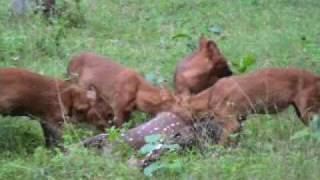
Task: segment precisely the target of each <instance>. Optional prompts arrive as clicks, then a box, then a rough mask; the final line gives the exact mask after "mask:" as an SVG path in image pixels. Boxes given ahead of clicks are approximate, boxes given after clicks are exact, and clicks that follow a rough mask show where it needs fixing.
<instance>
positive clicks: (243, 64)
mask: <svg viewBox="0 0 320 180" xmlns="http://www.w3.org/2000/svg"><path fill="white" fill-rule="evenodd" d="M254 64H256V56H255V55H254V54H246V55H245V56H244V57H242V58H241V59H240V60H239V61H238V62H232V65H233V66H234V67H236V68H237V71H238V72H240V73H244V72H246V71H247V70H248V69H249V68H250V67H251V66H253V65H254Z"/></svg>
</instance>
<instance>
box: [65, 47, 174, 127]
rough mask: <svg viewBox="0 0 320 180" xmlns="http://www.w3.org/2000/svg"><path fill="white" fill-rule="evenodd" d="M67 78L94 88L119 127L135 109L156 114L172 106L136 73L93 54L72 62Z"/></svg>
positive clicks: (170, 99)
mask: <svg viewBox="0 0 320 180" xmlns="http://www.w3.org/2000/svg"><path fill="white" fill-rule="evenodd" d="M68 74H69V75H71V77H72V78H73V79H76V80H77V81H78V83H80V84H82V85H84V86H86V87H90V86H94V87H95V88H96V90H97V92H98V94H99V95H101V97H102V99H103V100H104V101H105V102H106V104H109V105H110V107H111V108H112V110H113V112H114V116H115V117H114V123H115V125H116V126H118V127H119V126H121V125H122V124H123V122H124V121H127V120H128V119H129V117H130V113H131V112H132V110H134V109H135V108H137V109H139V110H141V111H144V112H148V113H151V114H156V113H157V112H161V111H165V110H169V109H170V108H171V106H172V104H173V103H174V102H175V98H174V96H173V95H172V94H171V93H170V92H169V91H168V90H167V89H166V88H157V87H153V86H152V85H150V84H149V83H148V82H147V81H146V80H145V79H144V78H143V77H142V76H141V75H139V74H138V73H137V72H135V71H133V70H131V69H129V68H126V67H124V66H122V65H120V64H118V63H116V62H113V61H112V60H110V59H107V58H104V57H102V56H99V55H97V54H94V53H82V54H80V55H78V56H75V57H73V58H72V60H71V62H70V64H69V67H68Z"/></svg>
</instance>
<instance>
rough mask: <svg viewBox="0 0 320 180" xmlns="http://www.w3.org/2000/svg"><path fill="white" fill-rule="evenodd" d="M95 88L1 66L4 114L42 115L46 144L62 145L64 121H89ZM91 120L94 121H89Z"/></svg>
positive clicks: (0, 111) (1, 110) (0, 105)
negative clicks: (87, 118) (86, 117)
mask: <svg viewBox="0 0 320 180" xmlns="http://www.w3.org/2000/svg"><path fill="white" fill-rule="evenodd" d="M94 103H95V92H92V91H85V89H84V88H81V87H80V86H78V85H74V84H72V83H69V82H66V81H62V80H57V79H52V78H49V77H45V76H42V75H39V74H36V73H33V72H30V71H27V70H23V69H17V68H0V114H2V115H10V116H30V117H38V118H40V124H41V127H42V129H43V133H44V136H45V141H46V146H47V147H49V148H52V147H61V148H62V145H61V143H62V124H63V122H64V121H65V120H68V117H70V121H71V122H79V121H86V120H85V115H86V114H87V111H88V109H89V108H90V106H91V104H94ZM89 123H90V122H89Z"/></svg>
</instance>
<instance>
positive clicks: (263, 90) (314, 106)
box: [189, 68, 320, 143]
mask: <svg viewBox="0 0 320 180" xmlns="http://www.w3.org/2000/svg"><path fill="white" fill-rule="evenodd" d="M189 103H190V104H189V108H190V109H191V110H193V113H195V114H198V113H201V112H210V113H211V114H212V115H213V116H214V119H215V120H216V121H218V122H220V123H221V124H222V125H223V126H224V127H225V129H226V132H225V133H224V136H222V139H221V142H222V143H223V142H225V140H226V139H227V137H228V135H229V133H233V132H237V131H239V130H240V127H241V122H242V121H243V120H245V119H246V117H247V115H249V114H254V113H277V112H280V111H282V110H284V109H286V108H287V107H288V106H290V105H292V106H293V107H294V108H295V110H296V113H297V115H298V117H299V118H300V119H301V120H302V122H303V123H304V124H305V125H308V123H309V121H310V119H311V118H312V116H313V115H314V114H318V113H320V78H319V77H317V76H315V75H314V74H312V73H310V72H307V71H304V70H299V69H291V68H288V69H281V68H270V69H264V70H260V71H257V72H255V73H252V74H249V75H241V76H232V77H228V78H222V79H221V80H219V81H218V82H217V83H216V84H215V85H214V86H212V87H210V88H209V89H207V90H205V91H203V92H201V93H199V94H197V95H194V96H191V98H190V99H189Z"/></svg>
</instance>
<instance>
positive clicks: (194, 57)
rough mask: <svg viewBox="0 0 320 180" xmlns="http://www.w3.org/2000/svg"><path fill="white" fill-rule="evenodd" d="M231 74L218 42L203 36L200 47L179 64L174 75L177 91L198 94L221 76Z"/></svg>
mask: <svg viewBox="0 0 320 180" xmlns="http://www.w3.org/2000/svg"><path fill="white" fill-rule="evenodd" d="M230 75H232V72H231V70H230V68H229V66H228V63H227V60H226V59H225V57H224V56H223V54H222V53H221V52H220V50H219V48H218V46H217V45H216V43H215V42H214V41H212V40H207V39H206V38H204V37H201V38H200V39H199V48H198V49H197V50H196V51H195V52H193V53H192V54H191V55H189V56H188V57H186V58H185V59H183V60H182V61H181V62H179V64H178V65H177V68H176V72H175V76H174V81H175V82H174V83H175V88H176V92H177V93H179V94H181V93H191V94H196V93H199V92H200V91H202V90H204V89H206V88H208V87H210V86H212V85H213V84H214V83H216V81H217V80H218V79H219V78H222V77H225V76H230Z"/></svg>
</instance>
